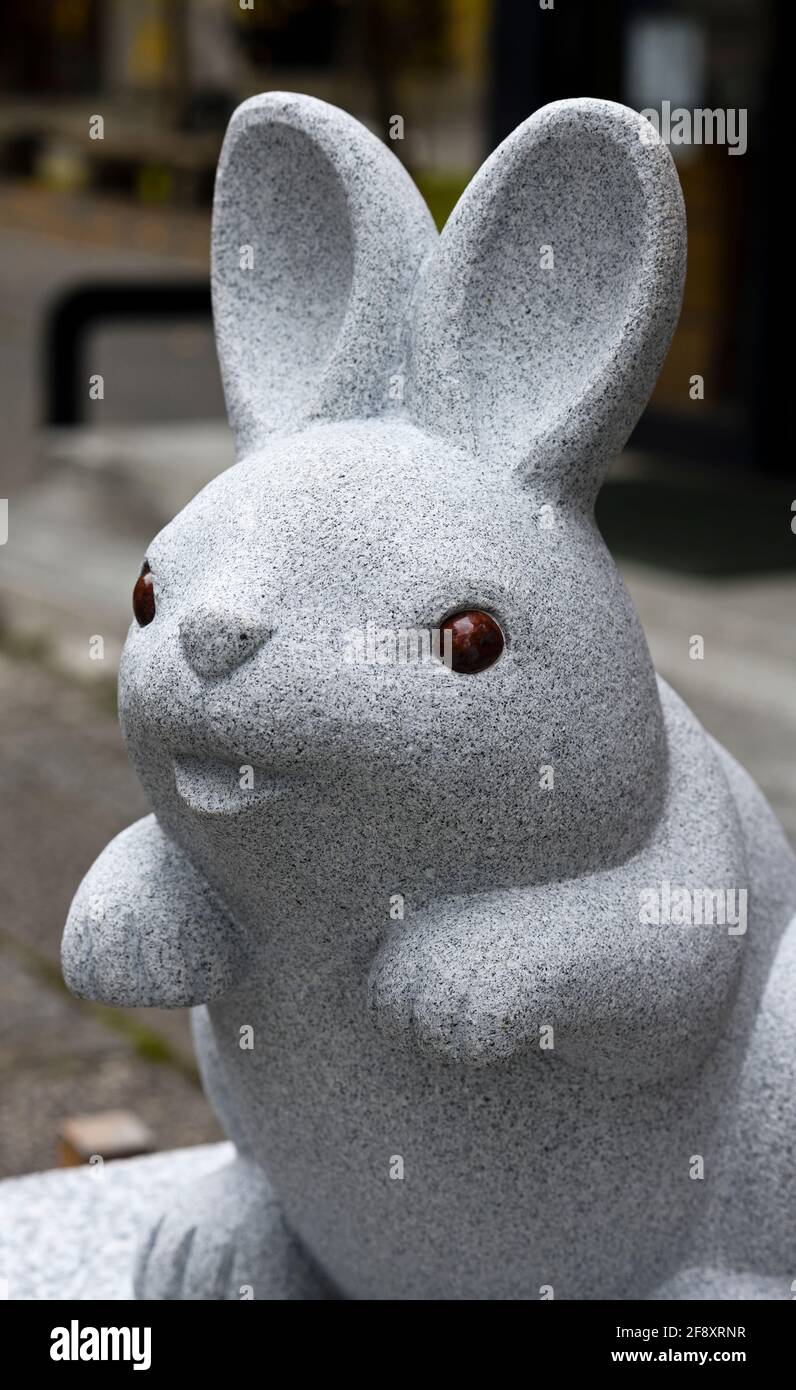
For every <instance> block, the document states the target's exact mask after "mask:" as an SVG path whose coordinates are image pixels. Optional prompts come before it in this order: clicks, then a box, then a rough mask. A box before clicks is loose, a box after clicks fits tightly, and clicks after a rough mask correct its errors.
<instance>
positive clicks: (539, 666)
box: [63, 93, 796, 1299]
mask: <svg viewBox="0 0 796 1390" xmlns="http://www.w3.org/2000/svg"><path fill="white" fill-rule="evenodd" d="M642 129H643V122H642V121H641V118H639V117H638V116H636V115H634V114H633V113H632V112H630V111H627V110H625V109H624V108H622V107H618V106H614V105H611V104H610V103H606V102H598V101H567V102H559V103H556V104H555V105H553V106H550V107H547V108H545V110H543V111H541V112H539V113H537V114H536V115H535V116H533V117H532V118H531V119H530V120H529V121H527V122H526V123H525V124H524V125H522V126H520V127H519V129H518V130H517V131H515V133H514V134H513V135H512V136H511V137H510V138H509V139H508V140H507V141H506V142H505V143H504V145H502V146H501V148H500V149H499V150H498V151H497V152H496V153H495V154H494V155H493V156H492V158H491V159H490V160H489V161H488V162H487V163H486V165H485V166H484V168H483V169H482V170H481V172H480V173H479V174H478V175H477V177H476V178H475V179H474V180H473V182H472V184H471V185H470V187H469V189H468V190H467V191H466V192H465V194H464V196H463V198H462V200H461V202H460V203H459V206H458V207H457V209H456V210H455V212H454V213H453V215H452V217H451V219H450V221H449V223H448V226H447V227H446V229H445V231H444V233H443V234H442V236H441V237H439V238H438V237H437V235H436V233H435V231H434V229H433V227H432V224H431V220H430V218H429V216H428V213H427V212H426V210H425V208H424V206H423V204H422V201H421V199H420V196H419V194H418V193H417V191H416V190H415V188H414V186H413V185H412V183H411V181H410V180H409V178H408V177H407V175H406V174H405V172H404V171H403V170H402V169H401V167H400V166H399V164H398V163H397V162H396V160H395V159H394V158H393V156H392V154H390V153H389V152H388V150H387V149H386V147H385V146H384V145H382V144H381V143H380V142H379V141H378V140H377V139H375V138H374V137H372V136H371V135H369V134H368V133H367V132H366V131H364V130H363V129H362V128H361V127H360V126H359V125H357V123H356V122H354V121H353V120H351V119H350V118H349V117H348V116H345V115H344V114H342V113H341V112H339V111H336V110H334V109H333V108H331V107H329V106H326V105H324V104H322V103H319V102H317V101H315V100H311V99H309V98H306V97H300V96H295V95H285V94H279V93H270V94H269V95H267V96H264V97H258V98H255V99H253V100H252V101H249V102H246V103H245V104H244V106H242V107H241V108H240V109H239V110H238V112H237V113H236V114H235V116H234V117H233V119H232V122H231V125H230V129H229V132H228V135H227V138H226V141H225V145H224V149H223V152H222V156H221V162H220V168H219V180H218V186H217V192H216V204H215V215H214V267H213V284H214V302H215V312H216V324H217V330H218V340H219V349H220V356H221V362H222V368H223V374H224V381H225V387H226V392H227V399H228V403H229V408H230V415H231V419H232V423H233V427H234V429H235V433H236V437H237V441H238V450H239V455H240V461H239V463H238V464H237V465H236V466H235V467H234V468H232V469H230V470H229V471H227V472H225V473H223V474H222V475H221V476H220V477H218V478H217V479H216V480H215V481H213V482H212V483H211V484H210V485H209V486H208V487H207V488H205V490H204V491H203V492H201V493H200V494H199V496H198V497H197V498H195V500H194V501H193V502H192V503H191V504H190V505H189V506H188V507H187V508H186V509H185V510H184V511H183V512H182V513H181V514H180V515H179V516H178V517H177V518H176V519H175V520H174V521H173V522H172V523H171V524H170V525H169V526H167V527H166V529H165V530H164V531H162V532H161V534H160V535H159V536H157V537H156V538H155V540H154V541H153V542H152V545H151V547H150V549H149V551H148V554H147V559H148V561H149V564H150V566H151V573H152V576H153V580H154V594H155V601H156V611H155V616H154V620H153V621H151V622H148V623H147V625H145V626H142V627H138V626H136V625H135V624H134V625H133V627H132V628H131V630H130V634H129V637H128V641H127V645H126V648H125V653H124V657H123V663H122V671H121V679H120V713H121V721H122V726H123V729H124V733H125V737H126V740H127V744H128V747H129V751H130V756H131V758H132V760H133V763H134V765H135V767H136V769H137V771H138V774H139V776H140V778H141V781H142V783H143V785H144V787H145V789H146V791H147V793H148V795H149V798H150V801H151V804H152V807H153V811H154V818H150V819H148V820H145V821H143V822H139V824H138V825H136V826H133V827H131V829H130V830H128V831H127V832H125V835H124V836H121V837H120V838H119V839H118V840H116V841H114V843H113V844H112V845H111V846H110V847H109V849H108V850H106V852H105V854H104V855H103V856H101V858H100V859H99V860H98V862H97V864H96V865H95V866H94V868H93V869H92V870H91V871H90V872H89V874H88V875H87V878H86V880H85V881H84V883H83V885H82V886H81V888H80V890H79V892H78V894H77V897H76V899H75V903H74V905H73V908H72V911H71V913H70V917H69V921H68V923H67V928H66V933H65V937H64V950H63V960H64V972H65V976H66V979H67V981H68V983H69V984H70V986H71V987H72V989H74V990H75V992H76V993H78V994H84V995H88V996H89V997H92V998H101V999H107V1000H109V1001H110V1002H112V1003H120V1002H123V1003H127V1004H129V1003H138V1004H155V1005H156V1004H165V1005H173V1004H178V1003H186V1002H188V1003H192V1004H196V1005H198V1006H201V1007H198V1008H197V1010H196V1013H195V1021H196V1036H197V1051H198V1055H199V1059H200V1063H201V1066H202V1070H203V1075H204V1079H205V1084H206V1089H207V1092H208V1095H209V1097H210V1099H211V1101H212V1103H213V1105H214V1107H215V1108H216V1110H217V1111H218V1114H219V1116H220V1118H221V1121H222V1123H223V1125H224V1127H225V1130H226V1132H227V1134H228V1135H229V1137H230V1138H231V1139H232V1140H233V1141H234V1143H235V1145H236V1147H237V1150H238V1153H239V1155H240V1156H241V1157H240V1158H239V1159H237V1160H236V1161H235V1162H232V1163H230V1164H229V1165H228V1166H227V1167H226V1168H225V1169H223V1170H222V1171H221V1172H219V1173H216V1174H215V1175H214V1176H213V1177H212V1178H209V1179H207V1180H206V1181H203V1182H201V1183H199V1182H197V1183H196V1184H195V1186H191V1187H190V1188H189V1189H188V1190H183V1191H182V1192H181V1193H180V1196H179V1201H175V1202H174V1203H169V1204H167V1212H166V1214H165V1216H164V1217H163V1219H162V1220H161V1219H160V1218H161V1216H162V1213H161V1212H160V1211H158V1210H157V1209H156V1208H157V1207H158V1206H159V1203H158V1202H155V1201H154V1200H153V1211H152V1224H153V1231H152V1234H151V1236H150V1238H149V1239H148V1240H147V1241H146V1242H145V1244H144V1246H143V1249H142V1252H141V1254H140V1257H139V1262H138V1270H137V1282H136V1288H137V1291H138V1293H139V1295H140V1296H141V1297H144V1298H172V1297H190V1298H216V1297H228V1298H235V1297H238V1296H239V1295H238V1292H237V1290H238V1287H239V1285H240V1283H241V1282H243V1283H247V1284H251V1285H252V1287H253V1289H254V1291H255V1296H256V1297H258V1298H266V1299H267V1298H284V1297H318V1296H324V1294H331V1295H332V1296H333V1295H334V1293H335V1292H336V1293H338V1294H340V1295H342V1296H346V1297H353V1298H396V1299H410V1298H421V1299H428V1298H488V1299H493V1298H518V1297H519V1298H532V1299H534V1298H538V1297H540V1291H541V1290H543V1289H549V1288H550V1287H552V1289H553V1291H554V1296H555V1297H556V1298H565V1299H566V1298H569V1299H580V1298H624V1297H631V1296H633V1297H636V1296H639V1294H641V1295H643V1296H654V1295H655V1291H656V1289H659V1288H660V1286H661V1285H666V1286H667V1287H670V1288H675V1289H678V1290H680V1291H681V1292H680V1296H683V1297H688V1298H690V1297H699V1296H700V1292H699V1290H700V1278H701V1277H702V1276H700V1270H703V1271H705V1274H704V1279H705V1285H706V1286H708V1285H709V1287H710V1289H711V1291H712V1296H714V1297H715V1296H716V1294H717V1292H718V1293H719V1296H721V1295H722V1293H724V1294H725V1295H726V1296H727V1297H738V1296H742V1297H757V1296H761V1297H768V1296H771V1293H770V1291H771V1290H772V1289H773V1288H777V1289H780V1288H782V1287H785V1286H786V1285H787V1286H788V1287H789V1286H790V1280H791V1279H792V1278H794V1277H796V1269H794V1265H795V1264H796V1242H795V1241H794V1223H795V1222H796V1202H795V1201H794V1195H795V1194H794V1187H795V1185H796V1177H795V1176H794V1167H793V1163H792V1161H790V1160H789V1157H788V1155H789V1153H791V1152H792V1145H793V1137H794V1111H795V1109H796V1101H795V1100H794V1087H793V1071H794V1057H795V1056H796V1020H794V1009H793V1003H792V1000H793V998H794V991H795V990H796V927H794V926H791V927H790V929H788V923H789V921H791V919H792V918H793V914H794V911H796V861H794V858H793V856H792V854H791V852H790V850H789V849H788V847H787V845H786V843H785V840H784V837H783V835H782V833H781V831H780V829H779V826H778V825H777V823H776V821H775V820H774V818H773V816H772V814H771V812H770V811H769V809H768V808H767V806H766V805H765V803H764V801H763V799H762V798H761V796H760V794H759V792H758V791H757V790H756V788H755V787H754V786H753V785H752V784H751V783H750V781H749V779H748V778H747V777H746V775H745V774H744V773H743V772H742V771H741V770H740V769H739V768H738V767H737V766H736V765H735V764H734V763H733V762H732V760H731V759H730V758H729V757H728V756H727V755H726V754H725V753H724V752H723V751H722V750H721V749H719V748H717V747H716V746H715V745H714V744H713V743H712V742H711V740H710V739H709V738H708V737H707V735H706V734H705V732H704V731H703V730H702V729H701V728H700V726H699V725H698V724H697V722H696V721H695V719H694V718H693V716H692V715H691V714H690V712H689V711H688V709H687V708H686V707H685V706H684V705H683V704H682V703H681V701H680V700H679V699H678V697H677V696H676V695H675V694H674V693H673V692H672V691H671V690H669V689H668V688H667V687H666V686H664V685H663V684H661V683H658V682H657V681H656V678H655V674H654V672H653V669H652V665H651V662H650V658H649V653H648V650H647V646H646V642H645V639H644V635H643V632H642V631H641V628H640V625H639V623H638V620H637V618H636V615H635V613H634V611H633V608H632V605H631V603H630V600H629V598H628V596H627V594H626V592H625V590H624V587H623V585H622V582H621V580H620V578H619V576H618V574H617V572H616V569H615V567H614V565H613V562H612V560H611V558H610V556H609V554H608V553H607V551H606V549H605V547H604V545H603V543H602V541H601V539H600V536H599V534H598V532H597V529H596V527H595V524H594V520H593V510H592V509H593V501H594V496H595V494H596V491H597V489H598V487H599V484H600V481H601V478H602V475H603V471H604V468H605V466H606V465H607V462H608V460H609V458H610V457H611V455H612V454H613V453H615V452H616V451H617V450H618V449H619V448H620V447H621V445H622V444H623V442H624V440H625V439H626V437H627V435H628V433H629V431H630V430H631V428H632V426H633V424H634V422H635V420H636V419H637V417H638V415H639V413H640V411H641V410H642V408H643V406H644V404H645V402H646V399H647V397H648V394H649V391H650V390H651V388H652V385H653V383H654V380H655V377H656V374H657V372H658V370H659V367H660V364H661V362H662V360H663V357H664V354H665V352H666V349H667V346H668V343H669V339H670V336H671V333H672V331H673V327H674V324H675V321H676V318H677V313H678V310H679V303H680V294H681V287H682V279H683V271H684V260H685V229H684V217H683V207H682V200H681V195H680V189H679V185H678V182H677V177H676V174H675V171H674V166H673V164H672V162H671V160H670V158H669V155H668V152H667V151H666V149H665V147H664V146H663V145H662V144H660V143H657V144H655V143H653V144H649V143H647V142H645V141H642V139H641V138H640V132H641V130H642ZM133 577H134V576H131V582H132V579H133ZM463 609H479V610H485V611H486V612H488V613H490V614H491V615H493V617H494V618H495V619H496V620H497V621H498V623H499V624H500V627H501V629H502V631H503V634H504V638H505V648H504V650H503V652H502V655H500V657H499V658H498V660H497V661H495V663H494V664H493V665H491V666H489V667H488V669H486V670H484V671H481V672H480V673H478V674H474V675H462V674H459V673H458V672H456V671H455V670H453V669H448V668H446V667H440V664H439V663H438V662H437V663H434V662H430V663H429V662H422V661H419V660H414V661H405V662H403V663H401V662H397V661H394V662H387V663H380V662H368V661H363V660H352V659H351V658H350V653H351V650H352V647H351V634H352V632H357V631H360V632H361V631H362V630H364V629H365V628H366V627H367V626H368V624H375V625H376V626H377V627H378V628H379V629H380V630H383V631H394V630H402V629H413V630H428V629H432V628H439V626H440V624H441V623H442V621H443V619H444V618H445V617H446V616H447V615H450V614H451V613H453V612H456V611H460V610H463ZM684 640H686V638H685V637H684ZM664 883H665V884H667V885H679V886H680V889H681V891H682V889H684V888H687V889H689V890H692V889H698V888H701V889H705V890H714V891H717V892H720V893H722V894H724V893H728V894H731V895H732V896H733V897H734V898H736V899H737V901H738V902H740V898H738V897H737V894H738V893H739V892H742V891H743V892H745V893H746V894H747V895H748V918H747V921H746V923H745V925H746V931H745V932H743V933H740V932H738V933H736V934H733V933H732V932H730V931H729V930H728V929H727V927H726V926H719V925H718V924H713V925H708V924H705V925H686V924H684V923H681V924H678V923H677V922H676V921H675V922H670V923H665V924H662V925H658V926H653V925H647V924H645V923H644V922H643V921H642V920H641V917H640V906H639V905H640V901H641V897H642V895H643V894H644V893H649V892H650V891H651V890H656V891H657V890H661V891H662V889H661V885H663V884H664ZM700 1161H701V1162H700ZM700 1172H701V1175H700ZM156 1223H157V1224H156ZM683 1271H685V1273H683ZM667 1281H669V1282H668V1283H667ZM671 1281H673V1282H671ZM739 1290H740V1291H741V1292H740V1293H739ZM766 1291H768V1292H766Z"/></svg>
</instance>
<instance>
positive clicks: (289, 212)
mask: <svg viewBox="0 0 796 1390" xmlns="http://www.w3.org/2000/svg"><path fill="white" fill-rule="evenodd" d="M353 269H354V254H353V239H352V231H351V222H350V218H349V214H348V208H347V204H346V199H345V194H344V190H343V188H342V186H341V183H340V179H339V177H338V175H337V174H336V172H335V171H334V169H333V168H332V166H331V164H330V163H329V160H328V159H327V157H326V156H325V155H324V153H323V152H322V150H320V149H319V147H318V146H317V144H315V143H314V141H313V140H312V139H311V138H310V137H309V136H308V135H306V134H305V133H304V132H303V131H301V130H298V129H295V128H294V127H292V126H289V125H286V124H281V123H278V122H275V123H272V124H270V125H267V126H262V125H259V126H258V125H252V126H250V127H249V128H248V129H246V130H243V131H241V132H240V134H239V136H238V138H237V140H236V142H235V144H234V146H233V148H232V150H231V152H230V156H229V161H228V163H227V165H226V168H225V171H224V179H223V184H222V186H221V187H220V189H219V192H218V193H217V205H216V210H215V229H214V264H213V271H214V286H213V290H214V313H215V318H216V327H217V333H218V338H219V345H220V349H221V351H220V356H221V361H222V368H223V373H224V386H225V391H226V393H227V399H228V401H229V403H230V411H231V413H232V414H238V415H240V414H241V413H243V414H244V415H248V416H250V417H253V418H252V420H251V421H250V423H251V426H252V430H251V432H254V431H255V430H256V429H260V428H261V427H262V425H263V424H265V425H266V426H267V427H273V426H274V425H279V426H284V425H288V424H299V423H301V421H302V420H303V419H306V418H308V417H311V415H312V413H313V406H314V403H315V400H316V398H317V394H318V390H319V381H320V380H321V379H322V377H323V372H324V368H325V366H326V365H328V363H329V361H330V359H331V357H332V354H333V352H334V347H335V343H336V342H337V339H338V336H339V334H340V329H341V325H342V323H343V320H344V317H345V312H346V307H347V304H348V301H349V298H350V295H351V286H352V281H353Z"/></svg>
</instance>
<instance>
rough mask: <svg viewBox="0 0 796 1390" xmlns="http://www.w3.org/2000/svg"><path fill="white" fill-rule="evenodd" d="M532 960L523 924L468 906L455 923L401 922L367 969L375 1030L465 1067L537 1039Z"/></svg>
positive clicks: (501, 1057)
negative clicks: (405, 924)
mask: <svg viewBox="0 0 796 1390" xmlns="http://www.w3.org/2000/svg"><path fill="white" fill-rule="evenodd" d="M534 964H535V962H534V961H533V959H532V953H531V952H529V950H528V948H527V929H526V928H524V926H519V927H518V926H517V924H516V923H514V922H509V921H506V920H501V918H500V915H499V913H498V914H495V912H494V908H493V907H490V908H489V909H487V910H486V911H485V912H484V913H483V914H481V913H479V911H478V909H474V908H473V907H472V905H471V906H470V909H469V914H468V917H467V918H466V919H464V920H463V921H462V922H461V923H460V924H457V923H456V922H455V921H451V920H441V921H424V922H423V923H421V924H418V925H417V926H415V927H407V928H399V929H397V930H396V931H395V932H394V933H393V935H392V936H391V937H390V938H389V940H388V941H387V942H385V944H384V946H382V948H381V950H380V951H379V953H378V955H377V957H376V959H375V961H374V963H373V967H372V969H371V973H370V980H369V1005H370V1008H371V1011H372V1012H373V1014H374V1016H375V1019H376V1022H377V1024H378V1026H379V1028H380V1029H381V1030H382V1031H383V1032H384V1033H385V1034H387V1036H389V1037H392V1038H398V1039H402V1040H403V1041H404V1042H405V1043H408V1044H409V1045H412V1046H414V1047H416V1048H417V1049H418V1051H420V1052H421V1053H423V1054H424V1055H427V1056H436V1057H438V1058H440V1059H441V1060H444V1061H449V1062H453V1063H457V1062H458V1063H462V1064H466V1065H469V1066H485V1065H487V1064H489V1063H490V1062H496V1061H500V1060H504V1059H506V1058H508V1057H511V1056H513V1054H514V1053H516V1052H518V1051H520V1050H522V1049H524V1048H525V1047H527V1046H531V1045H538V1041H539V1029H540V1026H541V1025H542V1024H543V1023H544V1018H543V1016H542V1014H541V1013H540V1009H539V1003H540V999H539V989H538V983H539V982H538V978H537V977H536V976H535V972H534V969H533V967H534Z"/></svg>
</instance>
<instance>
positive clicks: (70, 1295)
mask: <svg viewBox="0 0 796 1390" xmlns="http://www.w3.org/2000/svg"><path fill="white" fill-rule="evenodd" d="M233 1157H234V1150H233V1148H232V1145H231V1144H204V1145H202V1146H201V1147H199V1148H191V1149H175V1150H174V1151H173V1152H172V1153H164V1154H153V1155H151V1156H149V1157H147V1158H128V1159H123V1160H120V1161H118V1162H113V1163H106V1164H105V1165H104V1167H103V1168H102V1169H101V1170H98V1169H97V1168H91V1167H88V1166H86V1167H80V1168H58V1169H55V1170H54V1171H53V1172H51V1173H31V1174H28V1175H26V1176H25V1177H23V1178H7V1179H6V1180H5V1182H0V1280H5V1281H6V1284H4V1285H3V1289H4V1292H7V1294H8V1298H9V1299H11V1300H12V1301H14V1300H17V1299H22V1300H25V1299H36V1300H38V1299H50V1300H61V1299H65V1300H70V1301H71V1300H72V1299H78V1300H86V1301H90V1302H93V1301H95V1300H98V1299H99V1300H102V1299H106V1298H110V1299H131V1298H132V1297H133V1279H132V1275H133V1264H134V1259H135V1252H136V1249H137V1247H138V1246H139V1245H140V1244H141V1242H142V1241H143V1240H145V1239H146V1236H147V1234H148V1232H149V1230H150V1228H151V1226H152V1204H153V1202H154V1203H159V1204H162V1205H164V1206H165V1205H166V1203H169V1204H170V1203H171V1202H172V1201H173V1198H174V1193H175V1191H180V1190H185V1189H189V1190H190V1189H191V1188H193V1187H194V1186H195V1185H198V1184H199V1183H201V1182H202V1180H203V1179H204V1178H205V1177H206V1176H207V1175H208V1174H210V1173H212V1172H213V1171H214V1170H216V1169H218V1168H219V1167H222V1166H223V1165H224V1164H225V1163H229V1162H230V1160H231V1159H232V1158H233Z"/></svg>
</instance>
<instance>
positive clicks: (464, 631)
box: [442, 608, 504, 676]
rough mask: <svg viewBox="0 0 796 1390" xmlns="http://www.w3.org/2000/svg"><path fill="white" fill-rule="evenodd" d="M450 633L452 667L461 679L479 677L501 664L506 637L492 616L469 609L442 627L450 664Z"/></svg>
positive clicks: (456, 614) (479, 610) (478, 609)
mask: <svg viewBox="0 0 796 1390" xmlns="http://www.w3.org/2000/svg"><path fill="white" fill-rule="evenodd" d="M448 631H450V634H451V637H450V643H451V657H450V664H451V667H452V668H453V670H454V671H458V672H459V673H460V675H463V676H464V675H470V676H472V675H475V674H476V672H478V671H485V670H486V668H487V666H491V665H492V663H493V662H494V661H497V659H498V657H499V656H500V653H501V652H502V650H503V646H504V642H503V633H502V632H501V630H500V626H499V624H498V623H497V622H496V621H495V619H494V618H493V617H492V615H491V614H490V613H482V612H481V609H480V608H467V609H464V610H463V611H462V612H461V613H452V614H451V616H450V617H449V618H446V619H445V621H444V623H443V624H442V643H443V645H442V649H443V653H444V654H445V658H446V660H447V648H446V645H445V643H446V638H445V633H446V632H448Z"/></svg>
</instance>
